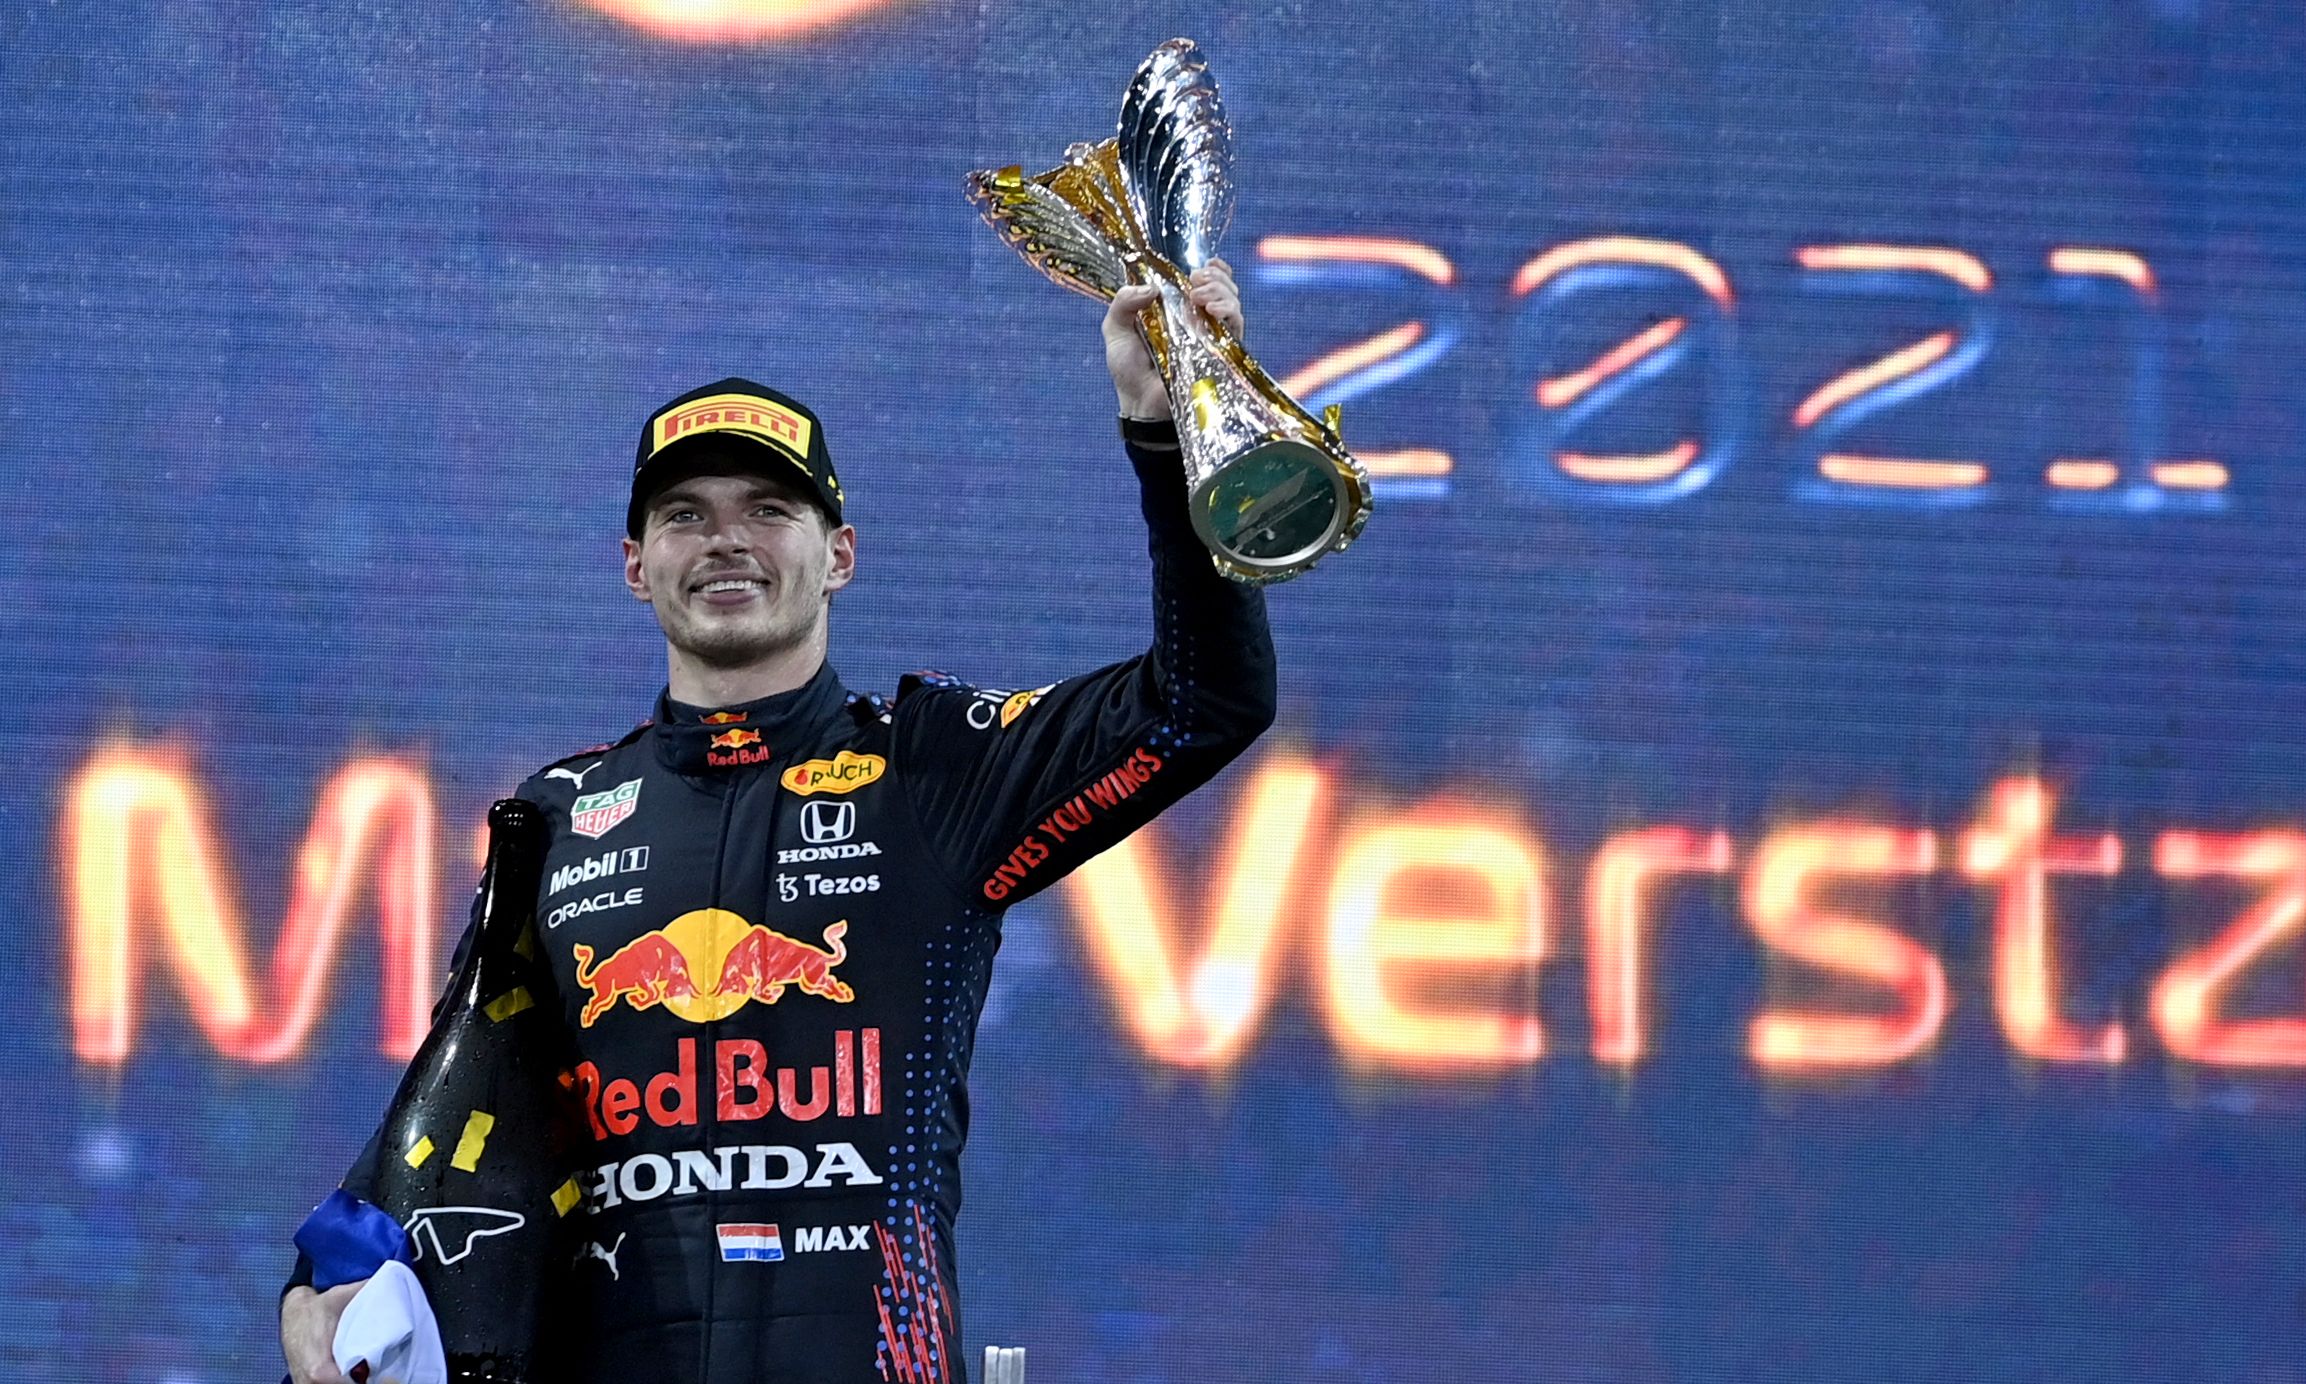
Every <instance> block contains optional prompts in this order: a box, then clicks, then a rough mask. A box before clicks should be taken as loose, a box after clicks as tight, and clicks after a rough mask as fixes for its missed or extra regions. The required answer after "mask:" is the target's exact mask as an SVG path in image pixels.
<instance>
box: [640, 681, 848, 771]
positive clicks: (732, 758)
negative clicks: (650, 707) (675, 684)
mask: <svg viewBox="0 0 2306 1384" xmlns="http://www.w3.org/2000/svg"><path fill="white" fill-rule="evenodd" d="M848 695H849V694H848V689H847V688H845V687H843V686H842V685H841V677H840V674H838V673H836V672H834V671H833V665H832V664H831V663H829V662H828V663H823V664H820V665H818V668H817V672H816V676H814V677H812V678H810V679H809V680H808V681H807V682H806V683H803V684H802V685H801V686H799V687H796V688H794V689H793V690H792V691H790V692H779V693H777V694H775V695H774V696H768V697H762V698H760V699H758V700H756V701H750V702H738V703H736V704H734V705H731V706H724V707H698V706H690V705H689V704H688V703H686V702H676V701H674V700H673V697H672V691H671V689H669V688H668V689H666V690H665V691H662V692H659V693H658V694H657V708H656V717H655V719H656V728H657V734H656V737H655V738H656V742H657V746H656V748H657V755H658V757H659V758H660V759H662V760H663V761H664V764H665V766H666V767H667V768H669V769H672V770H674V771H676V772H678V773H683V774H697V775H703V774H715V775H717V774H724V773H729V772H733V771H736V770H740V769H749V768H758V767H763V766H766V765H767V764H769V763H770V762H771V761H772V760H782V759H790V758H791V757H792V752H793V751H794V750H797V749H799V748H801V747H802V746H803V745H804V744H805V743H806V742H807V741H808V740H809V738H810V737H811V736H812V733H813V731H814V729H815V727H817V726H818V725H820V724H822V723H823V722H824V721H825V720H827V719H828V718H830V717H831V716H832V715H833V714H834V713H835V712H837V711H839V710H840V709H841V707H842V706H843V705H844V704H845V703H846V702H847V700H848Z"/></svg>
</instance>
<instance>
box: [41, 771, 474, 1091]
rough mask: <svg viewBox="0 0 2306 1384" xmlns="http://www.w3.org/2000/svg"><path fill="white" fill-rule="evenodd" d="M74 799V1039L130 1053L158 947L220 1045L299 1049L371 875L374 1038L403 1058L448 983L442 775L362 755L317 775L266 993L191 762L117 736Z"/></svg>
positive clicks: (288, 1053) (288, 1052)
mask: <svg viewBox="0 0 2306 1384" xmlns="http://www.w3.org/2000/svg"><path fill="white" fill-rule="evenodd" d="M67 803H68V805H67V808H66V812H65V817H64V823H63V839H62V843H61V844H62V848H63V850H62V854H63V859H64V867H65V872H66V874H67V876H68V888H67V891H66V893H67V897H68V900H69V908H70V920H69V927H70V956H71V983H72V1001H71V1009H72V1040H73V1050H74V1052H75V1053H77V1054H78V1055H79V1057H80V1058H81V1060H83V1061H86V1062H104V1063H119V1062H124V1061H126V1060H127V1058H128V1055H129V1052H130V1050H131V1048H132V1046H133V1035H134V1030H135V1025H136V1017H137V1010H138V985H139V981H140V979H141V971H142V969H143V964H144V962H145V960H146V958H148V957H150V956H151V955H153V954H154V953H157V955H158V956H159V957H160V958H162V959H163V960H165V962H166V963H167V965H168V968H169V969H170V970H171V971H172V972H173V973H174V975H175V977H176V980H177V983H178V985H179V987H180V988H181V990H182V992H183V997H184V1000H185V1003H186V1006H187V1007H188V1008H189V1009H190V1011H191V1013H192V1017H193V1020H194V1022H196V1023H197V1024H198V1025H199V1027H200V1029H201V1031H202V1032H203V1033H205V1034H206V1035H207V1036H208V1039H209V1041H210V1042H211V1043H213V1044H214V1045H215V1046H216V1047H217V1049H218V1050H219V1051H222V1052H224V1053H227V1054H229V1055H231V1056H233V1057H237V1058H240V1059H242V1060H244V1061H249V1062H279V1061H282V1060H285V1059H287V1058H291V1057H294V1056H296V1055H297V1054H298V1053H299V1052H301V1051H302V1050H303V1047H304V1043H305V1040H306V1038H307V1037H308V1036H309V1035H310V1034H311V1031H312V1028H313V1025H314V1024H315V1022H316V1021H317V1020H318V1018H319V1015H320V1012H321V1009H322V1006H323V1005H324V1004H325V1003H326V1001H327V989H328V974H329V971H330V968H331V967H332V966H333V964H334V962H335V960H336V954H337V950H338V945H339V943H340V942H341V941H342V940H343V936H344V933H345V932H346V931H347V929H348V928H350V926H351V925H352V917H353V906H354V901H355V899H356V898H357V897H358V895H359V893H360V890H361V887H362V886H363V885H366V884H369V883H370V882H371V881H373V883H374V887H375V890H376V899H377V918H378V933H379V941H380V944H381V948H380V949H381V951H382V953H383V976H382V981H383V984H382V986H381V991H382V1012H381V1014H380V1015H379V1019H378V1027H379V1030H380V1031H379V1034H378V1046H379V1048H380V1049H382V1050H383V1051H384V1052H386V1053H388V1054H390V1055H392V1056H394V1057H400V1058H406V1057H408V1056H410V1055H411V1054H413V1053H414V1052H415V1051H416V1048H417V1045H418V1044H419V1043H421V1042H422V1041H423V1039H424V1035H425V1030H426V1028H427V1026H428V1022H429V1011H430V1007H431V1001H432V995H433V993H434V991H435V990H436V989H437V988H438V987H439V985H440V977H439V976H438V975H437V974H435V973H434V970H433V945H434V933H435V927H436V923H435V914H434V911H433V910H434V908H435V906H436V904H435V898H436V895H435V889H434V879H433V843H434V839H435V835H436V832H437V830H438V827H437V824H436V822H435V820H434V813H433V804H432V792H431V789H430V787H429V786H428V785H427V783H426V782H425V779H424V776H423V775H422V774H421V773H420V772H418V771H417V770H416V769H415V768H414V767H412V766H410V765H408V764H405V763H403V762H400V761H397V760H391V759H358V760H354V761H353V762H352V763H350V764H348V765H346V766H345V767H344V769H342V770H341V771H339V772H338V774H337V775H336V777H335V778H333V779H332V780H330V781H329V783H328V785H327V786H326V787H325V788H323V789H322V791H321V795H320V800H319V803H318V804H317V806H316V807H315V809H314V812H313V817H312V823H311V826H310V828H309V829H308V830H307V832H306V833H305V839H304V846H303V849H302V850H301V851H300V852H299V853H298V856H297V860H296V868H295V874H294V877H293V879H292V881H291V883H290V891H289V894H290V896H289V903H288V916H287V919H286V922H285V924H284V925H283V926H282V928H281V931H280V938H279V941H278V942H277V943H275V945H274V948H273V955H272V968H271V975H270V983H269V985H267V986H265V987H264V989H263V992H262V993H261V994H260V993H259V990H258V988H257V985H256V983H255V982H253V981H252V980H251V978H250V976H249V973H248V968H247V964H246V959H245V958H246V955H247V949H246V947H245V945H244V943H243V929H242V926H241V922H240V919H239V916H238V909H237V908H236V906H235V905H234V902H233V900H232V898H231V894H230V889H229V886H228V883H227V881H226V880H225V878H224V873H223V870H222V869H221V868H220V866H219V863H218V850H217V846H216V844H215V841H216V838H215V834H214V832H213V831H212V829H211V824H210V820H209V813H208V808H207V805H206V803H205V802H204V801H203V799H202V797H201V794H200V791H199V788H198V786H197V784H196V783H195V781H194V779H193V776H192V774H191V772H190V771H189V769H187V768H186V767H185V766H184V765H183V764H182V763H181V762H180V761H179V760H178V759H176V758H175V757H173V756H169V755H164V754H156V753H154V752H153V751H152V750H151V749H149V748H148V747H144V746H114V747H110V748H107V749H104V750H100V751H99V752H98V753H97V754H96V755H95V756H94V757H93V758H91V759H90V760H89V762H88V763H87V764H86V765H85V766H84V767H83V768H82V769H81V770H80V772H79V773H77V774H76V775H74V776H73V778H72V780H71V784H70V787H69V789H68V792H67ZM372 858H373V865H371V861H372ZM155 942H157V944H158V945H157V946H155V945H154V943H155Z"/></svg>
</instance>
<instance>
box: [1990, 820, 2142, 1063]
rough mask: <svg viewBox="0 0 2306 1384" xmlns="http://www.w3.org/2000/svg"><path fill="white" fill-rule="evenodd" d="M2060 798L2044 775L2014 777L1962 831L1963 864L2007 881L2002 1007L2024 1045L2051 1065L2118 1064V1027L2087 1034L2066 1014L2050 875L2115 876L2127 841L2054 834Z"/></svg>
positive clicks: (1999, 954)
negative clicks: (2053, 939) (2061, 1005)
mask: <svg viewBox="0 0 2306 1384" xmlns="http://www.w3.org/2000/svg"><path fill="white" fill-rule="evenodd" d="M2055 812H2056V804H2055V802H2054V800H2053V799H2052V798H2051V796H2050V790H2049V789H2048V788H2047V787H2046V786H2045V785H2044V784H2043V783H2042V782H2041V781H2040V780H2039V779H2023V778H2021V779H2008V780H2005V781H2004V782H2002V783H1999V784H1996V785H1995V786H1994V789H1993V792H1992V793H1991V794H1990V795H1989V797H1988V798H1987V807H1986V813H1985V821H1984V822H1983V823H1982V824H1981V825H1979V826H1978V827H1977V828H1976V829H1975V830H1973V831H1971V832H1970V833H1969V834H1968V835H1967V836H1965V837H1963V838H1962V869H1963V871H1964V872H1965V873H1967V874H1968V875H1969V876H1970V877H1971V878H1973V879H1978V880H1986V881H1992V882H1996V883H1999V884H2000V885H2001V899H2000V902H1999V904H1998V906H1997V907H1996V908H1995V911H1994V1012H1995V1015H1996V1016H1997V1017H1998V1018H1999V1019H2000V1020H2001V1023H2002V1031H2003V1032H2004V1033H2006V1034H2008V1035H2009V1038H2010V1042H2011V1044H2012V1045H2013V1046H2015V1047H2016V1048H2017V1049H2018V1051H2020V1052H2023V1053H2026V1054H2028V1055H2030V1056H2033V1057H2039V1058H2043V1059H2045V1060H2048V1061H2052V1062H2098V1063H2104V1064H2107V1065H2112V1064H2113V1063H2117V1062H2120V1061H2121V1060H2122V1056H2123V1054H2124V1053H2125V1052H2126V1051H2127V1050H2128V1043H2127V1038H2126V1035H2125V1034H2124V1033H2123V1032H2122V1026H2121V1025H2120V1024H2113V1023H2109V1024H2103V1025H2100V1026H2099V1027H2097V1028H2094V1029H2090V1030H2088V1031H2084V1030H2083V1029H2081V1028H2078V1027H2076V1026H2075V1025H2074V1024H2072V1023H2070V1022H2068V1021H2067V1020H2066V1019H2064V1018H2062V1017H2061V1016H2060V1015H2059V1013H2058V964H2057V958H2056V955H2055V953H2054V950H2053V948H2052V947H2051V945H2050V930H2051V922H2050V887H2049V877H2050V876H2051V875H2054V874H2059V875H2098V876H2108V875H2112V874H2114V873H2115V872H2116V871H2118V870H2120V869H2121V868H2122V842H2121V840H2120V839H2119V838H2117V837H2115V836H2114V835H2112V834H2111V833H2108V834H2104V835H2100V836H2087V837H2081V836H2053V835H2051V834H2050V822H2051V819H2052V817H2053V816H2054V815H2055Z"/></svg>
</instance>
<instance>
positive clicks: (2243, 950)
mask: <svg viewBox="0 0 2306 1384" xmlns="http://www.w3.org/2000/svg"><path fill="white" fill-rule="evenodd" d="M2154 867H2155V868H2156V869H2157V870H2159V871H2161V873H2162V874H2163V875H2164V876H2165V877H2167V878H2170V879H2206V878H2223V879H2238V880H2246V881H2249V882H2251V883H2254V884H2260V885H2263V886H2264V889H2265V892H2264V893H2263V894H2261V895H2260V896H2259V898H2258V900H2257V902H2255V903H2253V904H2252V905H2250V907H2248V908H2246V909H2244V910H2243V912H2242V916H2240V917H2239V918H2236V919H2235V920H2234V921H2233V923H2231V924H2230V925H2229V926H2228V927H2227V928H2226V930H2225V931H2223V932H2221V933H2219V934H2218V935H2217V936H2216V937H2213V938H2211V939H2210V940H2209V941H2208V942H2206V943H2204V944H2203V945H2202V946H2201V947H2199V948H2197V949H2195V950H2194V951H2191V952H2188V953H2186V954H2185V955H2184V956H2181V957H2179V958H2178V959H2177V960H2175V961H2173V962H2171V963H2170V967H2169V969H2168V970H2166V971H2164V972H2163V973H2162V977H2161V979H2160V980H2158V981H2156V982H2155V984H2154V992H2153V997H2152V1000H2151V1009H2152V1013H2153V1016H2154V1029H2155V1031H2156V1032H2157V1033H2159V1034H2160V1035H2161V1037H2162V1042H2163V1044H2164V1046H2166V1047H2168V1048H2169V1050H2170V1051H2171V1052H2172V1053H2174V1054H2176V1055H2177V1056H2179V1057H2183V1058H2185V1059H2187V1060H2188V1061H2191V1062H2200V1063H2205V1064H2209V1065H2214V1066H2227V1067H2306V1017H2300V1016H2295V1015H2294V1016H2291V1017H2287V1018H2258V1019H2230V1018H2226V1017H2224V1016H2223V1015H2221V1014H2220V1013H2219V1002H2220V1000H2221V999H2223V998H2224V997H2225V995H2226V994H2227V992H2228V991H2229V989H2230V988H2231V987H2232V986H2233V984H2234V982H2235V981H2236V980H2237V979H2239V978H2240V977H2241V975H2242V974H2243V972H2244V971H2246V970H2247V969H2249V967H2250V965H2251V964H2252V963H2253V962H2255V961H2257V960H2258V959H2259V958H2260V957H2262V956H2264V955H2265V954H2266V953H2267V952H2269V951H2272V950H2273V949H2274V948H2275V947H2276V946H2278V945H2281V944H2282V943H2284V942H2287V941H2289V940H2291V939H2292V938H2293V937H2295V936H2296V935H2297V934H2298V932H2299V931H2300V924H2301V922H2306V833H2300V832H2297V831H2281V830H2274V831H2258V832H2248V833H2243V834H2239V835H2221V834H2212V833H2207V832H2191V831H2171V832H2164V833H2163V834H2162V837H2161V839H2160V840H2158V841H2156V842H2155V843H2154Z"/></svg>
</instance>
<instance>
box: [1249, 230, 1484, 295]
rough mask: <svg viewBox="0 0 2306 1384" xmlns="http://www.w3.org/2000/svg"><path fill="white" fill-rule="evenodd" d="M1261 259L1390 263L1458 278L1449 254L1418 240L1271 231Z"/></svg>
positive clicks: (1261, 245) (1424, 274) (1441, 278)
mask: <svg viewBox="0 0 2306 1384" xmlns="http://www.w3.org/2000/svg"><path fill="white" fill-rule="evenodd" d="M1257 256H1258V258H1260V259H1266V260H1274V261H1279V262H1282V263H1299V264H1303V263H1309V262H1310V263H1318V262H1321V261H1324V260H1342V261H1344V262H1346V263H1349V264H1390V265H1393V266H1394V267H1395V268H1398V269H1406V270H1408V271H1409V272H1410V273H1412V274H1415V275H1417V276H1418V277H1420V278H1423V279H1426V280H1429V281H1431V282H1433V283H1437V284H1441V285H1442V286H1444V287H1447V286H1448V285H1450V284H1453V283H1455V282H1457V266H1456V265H1454V264H1451V263H1450V262H1449V256H1447V255H1445V254H1443V253H1441V252H1440V251H1439V250H1436V249H1434V248H1433V247H1432V246H1430V245H1423V244H1420V243H1418V242H1417V241H1414V240H1391V239H1387V238H1384V237H1381V236H1360V235H1269V236H1267V237H1265V238H1264V239H1263V240H1260V241H1258V242H1257Z"/></svg>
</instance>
